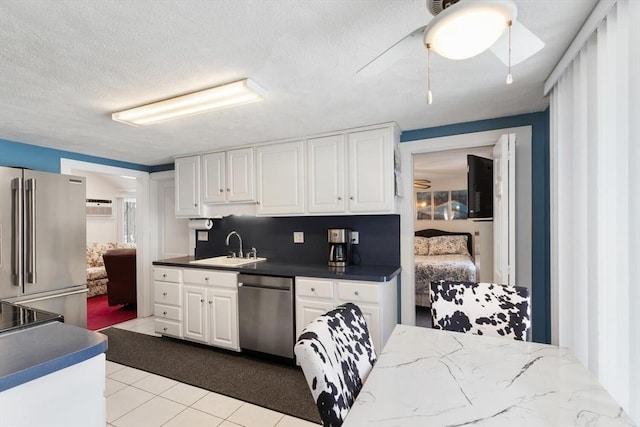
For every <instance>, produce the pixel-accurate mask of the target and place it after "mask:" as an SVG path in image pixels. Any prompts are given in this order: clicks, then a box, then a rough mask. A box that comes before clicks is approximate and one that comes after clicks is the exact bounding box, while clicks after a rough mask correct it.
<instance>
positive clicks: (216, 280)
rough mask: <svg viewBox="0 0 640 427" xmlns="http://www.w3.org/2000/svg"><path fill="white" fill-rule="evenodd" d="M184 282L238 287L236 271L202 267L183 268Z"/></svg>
mask: <svg viewBox="0 0 640 427" xmlns="http://www.w3.org/2000/svg"><path fill="white" fill-rule="evenodd" d="M184 282H185V283H196V284H198V285H210V286H222V287H225V288H237V287H238V273H236V272H225V271H216V270H204V269H200V270H198V269H185V270H184Z"/></svg>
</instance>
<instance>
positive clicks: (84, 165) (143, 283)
mask: <svg viewBox="0 0 640 427" xmlns="http://www.w3.org/2000/svg"><path fill="white" fill-rule="evenodd" d="M60 172H61V173H63V174H70V175H72V174H77V175H82V176H86V175H87V174H96V176H98V175H99V176H103V177H111V178H113V177H121V176H127V177H130V178H127V179H129V181H130V182H131V183H135V187H134V188H135V196H136V204H135V221H134V224H135V225H134V227H135V230H134V231H133V233H134V236H133V238H132V240H134V241H135V247H136V281H137V287H136V301H137V304H136V307H137V316H138V317H147V316H150V315H151V313H152V304H151V301H152V299H151V297H150V286H149V283H150V275H151V272H150V266H151V260H150V257H151V254H150V251H149V249H148V239H145V236H148V223H149V222H150V221H149V218H148V216H149V203H148V200H149V174H148V173H147V172H142V171H138V170H133V169H125V168H119V167H114V166H107V165H102V164H97V163H89V162H82V161H77V160H70V159H61V160H60ZM113 179H115V178H113ZM120 195H121V196H125V195H126V193H122V194H120ZM124 199H126V197H122V203H126V202H125V201H124ZM116 214H117V213H116ZM124 214H125V213H124V210H123V212H122V215H124ZM114 227H117V226H114ZM128 230H129V232H130V231H131V224H129V227H128ZM125 231H126V230H124V229H122V230H120V232H121V233H124V232H125ZM98 232H99V231H98ZM115 233H116V235H117V233H118V231H117V230H116V231H115ZM88 236H89V233H88Z"/></svg>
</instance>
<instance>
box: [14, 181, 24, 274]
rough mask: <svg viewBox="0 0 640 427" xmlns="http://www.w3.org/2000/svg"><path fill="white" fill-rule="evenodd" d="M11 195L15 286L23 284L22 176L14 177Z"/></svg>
mask: <svg viewBox="0 0 640 427" xmlns="http://www.w3.org/2000/svg"><path fill="white" fill-rule="evenodd" d="M11 195H12V197H13V227H11V241H12V242H13V257H12V259H13V263H12V265H11V269H12V270H11V283H12V284H13V286H22V238H21V237H20V230H22V178H14V179H13V180H12V181H11Z"/></svg>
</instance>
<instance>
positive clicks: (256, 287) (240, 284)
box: [238, 282, 291, 291]
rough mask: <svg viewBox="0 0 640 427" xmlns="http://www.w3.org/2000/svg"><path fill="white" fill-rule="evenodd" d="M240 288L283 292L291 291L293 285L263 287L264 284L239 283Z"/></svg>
mask: <svg viewBox="0 0 640 427" xmlns="http://www.w3.org/2000/svg"><path fill="white" fill-rule="evenodd" d="M238 287H239V288H255V289H277V290H282V291H289V290H291V285H289V284H282V285H262V284H256V283H243V282H238Z"/></svg>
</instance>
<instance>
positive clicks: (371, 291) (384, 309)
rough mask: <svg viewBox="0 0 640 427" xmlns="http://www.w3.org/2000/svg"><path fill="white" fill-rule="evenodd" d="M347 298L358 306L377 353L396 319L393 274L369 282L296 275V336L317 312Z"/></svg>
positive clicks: (395, 287) (318, 314) (322, 312)
mask: <svg viewBox="0 0 640 427" xmlns="http://www.w3.org/2000/svg"><path fill="white" fill-rule="evenodd" d="M346 302H352V303H354V304H356V305H357V306H358V307H359V308H360V310H361V311H362V314H363V316H364V318H365V320H366V322H367V327H368V329H369V334H370V335H371V339H372V340H373V345H374V346H375V348H376V352H377V353H380V351H382V347H383V346H384V344H385V343H386V342H387V339H388V338H389V336H390V335H391V331H392V330H393V328H394V327H395V325H396V323H397V320H398V297H397V280H396V279H395V278H394V279H392V280H391V281H388V282H368V281H360V280H331V279H317V278H312V277H296V336H297V337H298V336H300V333H301V332H302V330H303V329H304V328H305V327H306V326H307V325H308V324H309V323H311V322H312V321H313V320H314V319H316V318H317V317H318V316H320V315H322V314H324V313H326V312H327V311H329V310H331V309H333V308H335V307H337V306H338V305H340V304H344V303H346Z"/></svg>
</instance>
